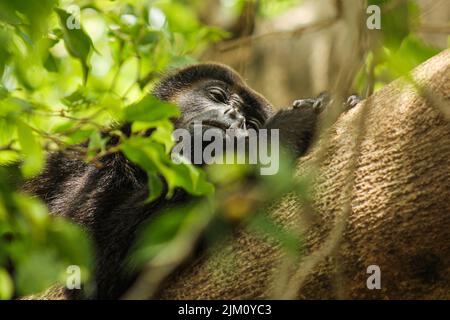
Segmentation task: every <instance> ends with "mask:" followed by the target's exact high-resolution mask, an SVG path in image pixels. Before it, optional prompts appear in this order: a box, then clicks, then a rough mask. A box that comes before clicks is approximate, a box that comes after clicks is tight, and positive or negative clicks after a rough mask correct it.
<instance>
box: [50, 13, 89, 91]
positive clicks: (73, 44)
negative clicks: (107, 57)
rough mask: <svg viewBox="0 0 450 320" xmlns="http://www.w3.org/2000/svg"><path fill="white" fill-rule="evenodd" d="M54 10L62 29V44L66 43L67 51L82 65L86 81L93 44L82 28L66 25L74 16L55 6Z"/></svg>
mask: <svg viewBox="0 0 450 320" xmlns="http://www.w3.org/2000/svg"><path fill="white" fill-rule="evenodd" d="M55 11H56V13H57V14H58V17H59V20H60V24H61V27H62V30H63V38H64V44H65V45H66V48H67V51H69V53H70V54H71V55H72V56H73V57H75V58H77V59H79V60H80V61H81V64H82V66H83V74H84V82H85V83H86V80H87V74H88V71H89V66H88V59H89V55H90V53H91V49H94V44H93V43H92V40H91V38H90V37H89V36H88V35H87V33H86V32H85V31H84V30H83V29H82V28H79V29H77V28H69V27H68V21H69V20H70V19H75V17H73V16H71V15H70V14H69V13H68V12H66V11H64V10H62V9H59V8H56V9H55Z"/></svg>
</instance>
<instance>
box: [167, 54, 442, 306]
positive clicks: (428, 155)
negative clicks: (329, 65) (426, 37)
mask: <svg viewBox="0 0 450 320" xmlns="http://www.w3.org/2000/svg"><path fill="white" fill-rule="evenodd" d="M413 78H414V80H415V82H414V83H415V85H412V84H411V83H407V82H406V81H405V80H402V79H401V80H398V81H395V82H394V83H392V84H390V85H388V86H386V87H385V88H383V89H382V90H380V91H379V92H377V93H376V94H374V95H373V96H372V97H370V98H369V99H368V100H366V101H364V102H362V103H360V104H359V105H358V106H357V107H355V108H354V109H352V110H350V111H349V112H347V113H346V114H344V115H342V116H341V117H340V118H339V120H338V122H337V123H336V124H335V125H334V126H333V127H332V129H331V130H332V132H331V135H330V137H329V138H323V139H321V141H320V142H319V143H318V144H317V145H316V146H315V148H314V149H313V150H312V151H311V153H310V154H309V155H308V156H307V157H305V158H303V159H302V160H301V163H300V164H299V168H298V172H297V173H298V175H299V176H300V177H301V176H302V172H305V170H308V169H307V168H309V167H310V165H313V164H316V163H317V164H318V165H319V168H320V169H319V172H320V174H319V176H318V177H317V178H316V180H315V190H316V191H315V195H314V200H313V203H312V206H311V205H309V206H308V210H306V205H305V204H303V205H302V204H301V203H300V201H298V200H297V199H296V198H295V197H288V198H286V199H284V200H283V201H282V203H281V204H280V205H278V206H277V207H276V209H275V210H274V211H273V212H272V214H273V216H274V217H275V219H276V220H277V221H278V222H280V223H281V224H283V225H284V226H290V227H293V228H297V227H300V228H302V229H301V230H303V235H304V240H305V242H306V247H307V249H306V253H305V254H303V255H302V258H301V259H300V261H299V262H298V261H297V262H295V261H294V260H292V259H290V258H289V257H288V256H286V255H285V254H284V253H283V250H281V249H280V248H279V246H277V245H275V244H273V243H271V242H268V241H266V240H265V239H263V238H262V237H260V236H257V235H255V234H253V233H249V232H246V231H242V232H240V233H239V234H238V235H236V236H234V237H233V238H231V239H228V240H227V241H225V242H224V243H223V245H221V246H219V247H218V248H217V249H216V250H215V252H214V253H213V254H212V255H211V256H208V257H205V258H203V259H200V260H199V261H197V262H195V263H194V264H193V265H192V266H190V267H189V268H187V269H186V270H184V271H183V272H181V273H180V274H179V275H177V276H176V277H175V278H174V279H172V280H171V281H170V283H169V284H168V285H167V286H166V287H165V288H164V290H163V291H162V294H161V298H165V299H181V298H182V299H200V298H202V299H254V298H325V299H326V298H356V299H379V298H383V299H437V298H439V299H450V122H449V117H448V115H449V113H450V50H447V51H444V52H442V53H441V54H439V55H437V56H436V57H434V58H432V59H430V60H429V61H427V62H425V63H424V64H422V65H421V66H419V67H418V68H417V69H416V70H415V72H414V73H413ZM418 92H421V93H422V94H419V93H418ZM311 207H312V208H314V212H312V211H311ZM230 261H232V262H233V263H232V264H230ZM371 265H376V266H378V267H379V268H380V272H381V289H373V290H370V289H368V287H367V279H368V277H369V276H370V275H371V274H368V273H367V268H368V267H369V266H371Z"/></svg>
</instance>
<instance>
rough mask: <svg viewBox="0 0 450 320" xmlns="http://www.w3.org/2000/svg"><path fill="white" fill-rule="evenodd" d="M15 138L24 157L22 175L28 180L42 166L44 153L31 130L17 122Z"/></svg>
mask: <svg viewBox="0 0 450 320" xmlns="http://www.w3.org/2000/svg"><path fill="white" fill-rule="evenodd" d="M17 136H18V139H19V143H20V146H21V150H22V153H23V156H24V162H23V165H22V173H23V175H24V176H25V177H27V178H29V177H32V176H34V175H36V174H38V173H39V172H40V171H41V169H42V167H43V166H44V160H45V157H44V152H43V150H42V148H41V145H40V143H39V141H38V139H37V138H36V137H35V135H34V134H33V132H32V131H31V128H30V127H29V126H28V125H26V124H25V123H23V122H21V121H18V122H17Z"/></svg>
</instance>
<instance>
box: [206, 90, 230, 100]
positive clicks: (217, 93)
mask: <svg viewBox="0 0 450 320" xmlns="http://www.w3.org/2000/svg"><path fill="white" fill-rule="evenodd" d="M208 93H209V96H210V97H211V98H212V99H213V100H214V101H216V102H221V103H227V102H228V94H227V93H226V92H225V90H223V89H222V88H219V87H210V88H208Z"/></svg>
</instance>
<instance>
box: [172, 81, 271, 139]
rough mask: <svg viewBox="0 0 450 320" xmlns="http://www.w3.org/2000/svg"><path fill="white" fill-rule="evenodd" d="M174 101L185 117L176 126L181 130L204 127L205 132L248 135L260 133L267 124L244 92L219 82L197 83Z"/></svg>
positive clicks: (241, 89)
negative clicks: (200, 125)
mask: <svg viewBox="0 0 450 320" xmlns="http://www.w3.org/2000/svg"><path fill="white" fill-rule="evenodd" d="M175 100H176V103H177V105H178V106H179V107H180V109H181V113H182V116H181V117H180V118H179V119H178V120H177V122H176V126H177V127H178V128H186V129H192V128H193V126H194V124H198V123H201V124H202V127H203V128H204V129H209V128H217V129H219V130H223V131H225V130H227V129H234V132H235V133H236V132H237V133H238V134H244V135H245V134H246V131H247V130H248V129H250V128H253V129H255V130H258V129H259V128H261V126H262V125H263V123H264V122H265V121H266V118H265V117H264V114H263V113H262V112H258V111H261V110H258V108H260V107H259V106H256V108H255V105H254V102H253V105H250V104H252V103H249V102H248V101H246V100H247V98H246V92H245V89H243V88H239V87H232V86H230V85H228V84H227V83H225V82H223V81H220V80H209V79H207V80H201V81H198V82H196V83H194V84H193V85H192V86H191V87H190V88H189V89H186V90H184V91H183V92H181V93H179V94H178V96H177V97H176V99H175ZM261 108H262V106H261Z"/></svg>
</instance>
